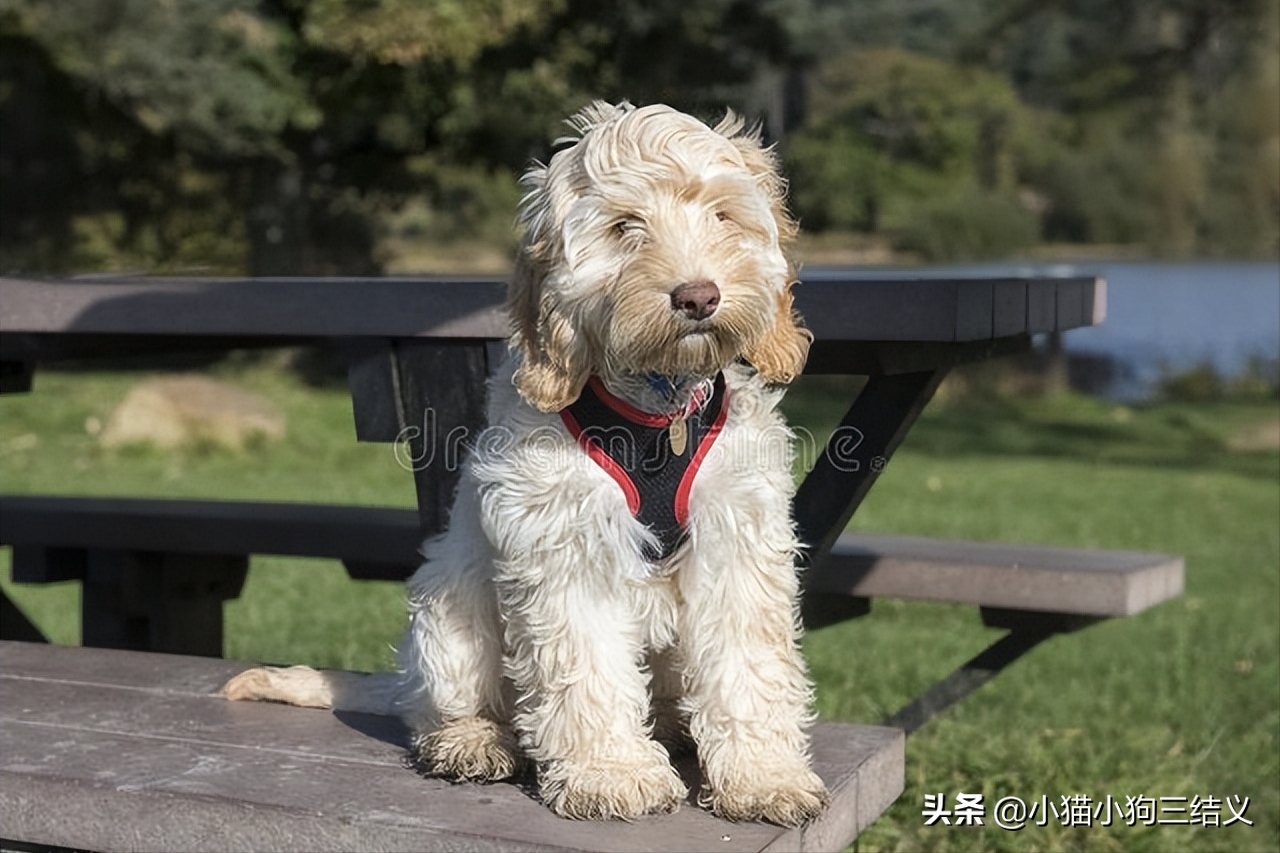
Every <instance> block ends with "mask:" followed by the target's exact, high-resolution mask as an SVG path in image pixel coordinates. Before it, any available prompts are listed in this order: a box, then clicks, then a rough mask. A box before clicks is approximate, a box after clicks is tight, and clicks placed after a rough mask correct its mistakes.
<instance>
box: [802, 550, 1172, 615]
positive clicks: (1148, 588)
mask: <svg viewBox="0 0 1280 853" xmlns="http://www.w3.org/2000/svg"><path fill="white" fill-rule="evenodd" d="M1183 582H1184V567H1183V559H1182V557H1179V556H1175V555H1170V554H1157V553H1149V552H1144V551H1114V550H1102V549H1096V548H1089V549H1084V548H1054V547H1046V546H1040V545H1011V544H1005V543H999V542H972V541H967V540H959V539H933V538H928V537H924V536H894V535H889V534H872V533H845V534H843V535H842V536H841V537H840V538H839V539H838V540H837V541H836V545H835V547H834V548H833V549H832V550H831V553H830V554H829V555H828V556H827V557H826V558H825V559H824V560H823V561H822V562H821V563H820V564H818V565H817V566H815V567H814V569H813V571H812V572H811V574H810V577H809V579H808V587H807V588H808V589H809V590H810V591H812V592H819V593H828V594H836V595H847V596H852V597H866V598H908V599H924V600H932V601H949V602H955V603H959V604H976V605H978V606H979V607H984V608H991V609H999V610H1026V611H1037V612H1044V613H1056V614H1069V615H1076V616H1090V617H1116V616H1133V615H1135V614H1137V613H1140V612H1142V611H1143V610H1146V609H1147V608H1149V607H1152V606H1153V605H1156V604H1159V603H1160V602H1162V601H1167V600H1168V599H1171V598H1176V597H1177V596H1179V595H1181V594H1182V591H1183Z"/></svg>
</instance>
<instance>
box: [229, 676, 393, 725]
mask: <svg viewBox="0 0 1280 853" xmlns="http://www.w3.org/2000/svg"><path fill="white" fill-rule="evenodd" d="M402 683H403V680H402V678H401V676H400V674H399V673H395V672H374V673H364V672H346V671H343V670H336V669H333V670H318V669H312V668H311V667H309V666H290V667H275V666H259V667H254V668H253V669H249V670H245V671H244V672H242V673H240V674H239V675H237V676H235V677H234V678H232V679H231V680H230V681H228V682H227V683H226V684H225V685H223V687H222V691H221V692H222V695H223V696H225V697H226V698H228V699H233V700H239V701H256V702H283V703H285V704H286V705H297V706H299V707H302V708H332V709H333V710H335V711H357V712H362V713H366V714H382V715H384V716H392V715H395V714H396V710H397V701H396V700H397V697H398V696H399V695H400V690H401V685H402Z"/></svg>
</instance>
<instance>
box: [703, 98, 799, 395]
mask: <svg viewBox="0 0 1280 853" xmlns="http://www.w3.org/2000/svg"><path fill="white" fill-rule="evenodd" d="M715 130H716V133H719V134H721V135H722V136H724V137H725V138H726V139H728V140H729V141H730V142H732V143H733V145H734V147H736V148H737V149H738V153H739V154H740V155H741V157H742V162H743V164H744V165H745V166H746V167H747V171H749V172H750V173H751V176H752V177H753V178H755V181H756V185H757V186H758V187H759V188H760V191H761V192H763V193H764V194H765V197H766V198H767V199H768V200H769V211H770V212H771V213H772V214H773V221H774V222H775V223H776V225H777V228H778V247H779V248H780V249H782V250H783V251H785V250H786V248H787V246H788V245H789V244H790V243H791V242H792V241H793V240H795V236H796V232H797V231H798V230H799V229H798V227H797V226H796V222H795V220H794V219H792V218H791V215H790V214H789V213H788V212H787V182H786V181H785V180H783V178H782V175H781V173H780V172H779V171H778V160H777V157H776V156H775V155H774V153H773V149H772V148H766V147H765V146H764V145H762V144H761V142H760V132H759V130H747V129H746V128H745V126H744V124H743V122H742V119H741V118H739V117H738V116H737V115H735V114H734V113H733V111H729V112H728V113H726V114H725V117H724V119H723V120H722V121H721V122H720V124H718V125H716V128H715ZM794 284H795V276H794V275H792V274H789V275H788V283H787V286H786V287H785V288H784V289H783V290H782V291H781V292H780V293H779V294H778V297H777V304H776V306H775V312H774V319H773V324H772V325H771V326H770V327H769V331H768V332H767V333H766V334H765V335H764V337H763V338H761V339H760V341H759V342H758V343H757V344H756V345H755V346H754V347H752V348H751V349H750V350H748V351H747V352H746V353H744V355H745V356H746V359H747V361H749V362H750V363H751V365H752V366H753V367H755V369H756V370H757V371H758V372H759V375H760V378H761V379H763V380H764V381H765V382H767V383H769V384H771V385H785V384H788V383H790V382H792V381H794V380H795V378H796V377H797V376H799V375H800V373H801V372H802V371H803V370H804V363H805V361H806V359H808V357H809V344H811V343H812V342H813V334H812V333H811V332H810V331H809V330H808V329H806V328H805V327H804V321H803V320H802V319H801V318H800V315H799V314H798V313H796V310H795V307H794V301H795V300H794V297H793V296H792V293H791V288H792V287H793V286H794Z"/></svg>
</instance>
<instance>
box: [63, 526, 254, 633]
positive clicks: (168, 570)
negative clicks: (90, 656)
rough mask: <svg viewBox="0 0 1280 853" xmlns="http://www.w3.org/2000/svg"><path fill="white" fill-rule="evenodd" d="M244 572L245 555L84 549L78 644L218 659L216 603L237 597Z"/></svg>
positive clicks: (218, 606) (219, 606)
mask: <svg viewBox="0 0 1280 853" xmlns="http://www.w3.org/2000/svg"><path fill="white" fill-rule="evenodd" d="M248 568H249V559H248V557H234V556H228V557H222V556H204V555H193V554H160V553H152V552H122V551H89V552H88V553H87V555H86V560H85V574H84V593H83V600H82V604H81V619H82V631H83V639H82V642H83V644H84V645H86V646H96V647H98V648H108V649H138V650H144V651H153V652H168V653H171V654H186V655H204V656H206V657H221V656H222V639H223V624H222V605H223V602H225V601H227V600H228V599H232V598H235V597H236V596H238V595H239V594H240V590H241V589H242V588H243V587H244V580H245V575H246V573H247V572H248Z"/></svg>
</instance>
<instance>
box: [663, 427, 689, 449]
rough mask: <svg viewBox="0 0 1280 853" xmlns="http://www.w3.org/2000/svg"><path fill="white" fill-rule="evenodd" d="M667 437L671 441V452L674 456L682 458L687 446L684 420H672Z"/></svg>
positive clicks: (686, 429)
mask: <svg viewBox="0 0 1280 853" xmlns="http://www.w3.org/2000/svg"><path fill="white" fill-rule="evenodd" d="M667 436H668V438H669V439H670V440H671V452H672V453H674V454H675V455H676V456H684V449H685V448H686V447H687V446H688V445H689V427H688V425H687V424H685V422H684V418H672V420H671V429H670V431H669V432H668V433H667Z"/></svg>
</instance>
